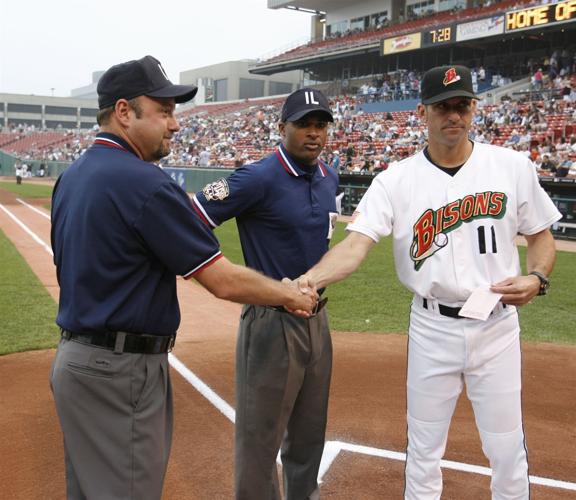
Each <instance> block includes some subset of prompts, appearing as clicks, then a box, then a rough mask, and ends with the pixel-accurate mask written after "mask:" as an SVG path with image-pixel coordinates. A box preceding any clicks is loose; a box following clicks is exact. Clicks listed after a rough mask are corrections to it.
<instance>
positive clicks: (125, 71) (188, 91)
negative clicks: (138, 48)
mask: <svg viewBox="0 0 576 500" xmlns="http://www.w3.org/2000/svg"><path fill="white" fill-rule="evenodd" d="M197 90H198V89H197V88H196V86H195V85H174V84H173V83H172V82H171V81H170V80H169V79H168V76H167V75H166V72H165V71H164V68H163V67H162V65H161V64H160V61H158V59H156V58H154V57H152V56H145V57H143V58H142V59H137V60H134V61H128V62H125V63H121V64H116V65H115V66H112V67H111V68H110V69H109V70H107V71H106V72H105V73H104V74H103V75H102V77H101V78H100V81H99V82H98V87H97V92H98V107H99V108H100V109H104V108H107V107H109V106H113V105H114V104H115V103H116V101H118V99H134V98H135V97H138V96H141V95H145V96H148V97H159V98H174V100H175V101H176V102H177V103H181V102H186V101H189V100H190V99H192V98H193V97H194V96H195V95H196V92H197Z"/></svg>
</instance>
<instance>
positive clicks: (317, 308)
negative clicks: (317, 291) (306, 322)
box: [310, 297, 328, 317]
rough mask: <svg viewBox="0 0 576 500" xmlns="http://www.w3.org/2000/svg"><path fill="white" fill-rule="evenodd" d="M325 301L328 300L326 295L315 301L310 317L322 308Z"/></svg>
mask: <svg viewBox="0 0 576 500" xmlns="http://www.w3.org/2000/svg"><path fill="white" fill-rule="evenodd" d="M326 302H328V297H324V298H323V299H322V300H319V301H317V302H316V305H315V306H314V309H313V310H312V313H311V314H310V317H313V316H316V315H317V314H318V313H319V312H320V311H321V310H322V309H323V308H324V306H325V305H326Z"/></svg>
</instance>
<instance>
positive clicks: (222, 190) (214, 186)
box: [202, 179, 230, 201]
mask: <svg viewBox="0 0 576 500" xmlns="http://www.w3.org/2000/svg"><path fill="white" fill-rule="evenodd" d="M202 193H204V196H205V197H206V199H207V200H208V201H216V200H217V201H222V200H223V199H224V198H228V195H229V194H230V188H229V187H228V181H227V180H226V179H218V180H217V181H214V182H211V183H210V184H206V186H204V189H202Z"/></svg>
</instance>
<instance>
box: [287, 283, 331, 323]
mask: <svg viewBox="0 0 576 500" xmlns="http://www.w3.org/2000/svg"><path fill="white" fill-rule="evenodd" d="M282 283H283V285H284V286H286V287H288V288H287V291H288V297H287V300H286V301H284V309H286V310H287V311H288V312H289V313H291V314H294V315H295V316H300V317H301V318H310V317H312V316H314V314H316V312H317V311H318V310H319V307H322V306H323V305H324V304H325V303H326V300H327V299H323V300H322V301H320V302H319V298H320V297H319V295H318V291H317V287H316V284H315V283H314V282H313V281H312V280H311V279H310V278H309V277H308V276H307V275H305V274H303V275H302V276H300V277H299V278H297V279H295V280H291V279H289V278H283V279H282Z"/></svg>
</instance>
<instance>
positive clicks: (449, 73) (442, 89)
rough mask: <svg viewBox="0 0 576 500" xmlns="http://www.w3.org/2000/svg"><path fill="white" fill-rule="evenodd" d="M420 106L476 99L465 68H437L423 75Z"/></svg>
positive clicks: (469, 75)
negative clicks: (449, 100)
mask: <svg viewBox="0 0 576 500" xmlns="http://www.w3.org/2000/svg"><path fill="white" fill-rule="evenodd" d="M420 94H421V98H422V104H434V103H436V102H440V101H445V100H447V99H452V98H453V97H469V98H470V99H478V96H477V95H476V94H474V88H473V87H472V75H471V73H470V70H469V69H468V68H467V67H466V66H438V67H436V68H432V69H429V70H428V71H426V73H424V76H423V77H422V82H421V83H420Z"/></svg>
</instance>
